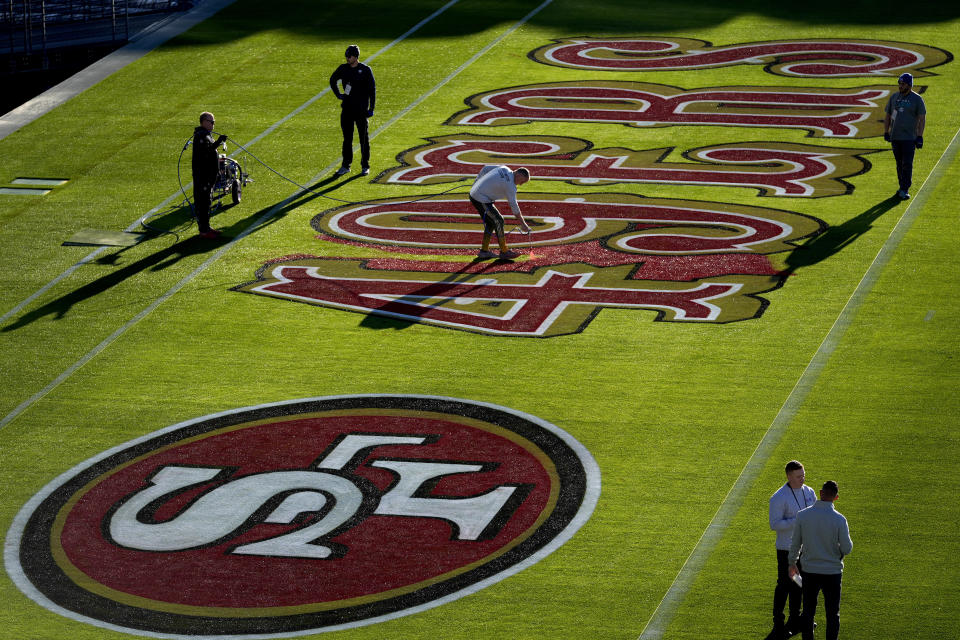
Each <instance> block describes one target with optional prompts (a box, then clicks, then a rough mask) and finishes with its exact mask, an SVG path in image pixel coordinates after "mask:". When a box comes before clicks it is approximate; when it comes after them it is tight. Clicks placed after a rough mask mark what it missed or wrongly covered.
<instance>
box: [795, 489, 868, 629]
mask: <svg viewBox="0 0 960 640" xmlns="http://www.w3.org/2000/svg"><path fill="white" fill-rule="evenodd" d="M838 494H839V489H838V488H837V483H836V482H834V481H833V480H827V481H826V482H824V483H823V488H821V489H820V499H819V500H817V502H816V503H815V504H814V505H813V506H812V507H810V508H809V509H804V510H803V511H801V512H800V513H798V514H797V523H796V525H795V526H794V528H793V541H792V542H791V543H790V577H793V576H795V575H797V574H800V576H801V577H802V578H803V619H802V622H801V625H802V630H803V640H813V615H814V613H816V610H817V597H818V596H819V595H820V592H821V591H823V607H824V610H825V613H826V618H827V634H826V638H827V640H837V636H838V635H839V633H840V588H841V582H842V578H843V557H844V556H846V555H849V553H850V551H852V550H853V541H852V540H850V528H849V527H848V526H847V519H846V518H844V517H843V516H842V515H841V514H840V512H839V511H837V510H836V508H835V507H834V506H833V503H834V501H835V500H836V499H837V496H838ZM801 550H802V551H803V570H802V571H800V570H799V569H798V568H797V558H798V557H799V556H800V552H801Z"/></svg>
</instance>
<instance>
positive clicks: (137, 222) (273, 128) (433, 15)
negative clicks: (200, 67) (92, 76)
mask: <svg viewBox="0 0 960 640" xmlns="http://www.w3.org/2000/svg"><path fill="white" fill-rule="evenodd" d="M459 1H460V0H450V2H448V3H447V4H445V5H443V6H442V7H440V8H439V9H437V10H436V11H434V12H433V13H431V14H430V15H429V16H427V17H426V18H424V19H423V20H421V21H420V22H418V23H417V24H415V25H414V26H412V27H410V29H408V30H407V31H406V32H405V33H404V34H403V35H401V36H399V37H397V38H396V39H395V40H394V41H393V42H391V43H390V44H388V45H386V46H384V47H381V48H380V50H379V51H377V52H376V53H374V54H373V55H371V56H369V57H368V58H367V60H368V61H371V60H373V59H374V58H376V57H377V56H379V55H380V54H381V53H385V52H386V51H389V50H390V49H391V48H393V47H394V46H395V45H397V44H399V43H400V42H402V41H403V40H405V39H407V38H409V37H410V36H411V35H412V34H413V33H415V32H416V31H417V30H418V29H420V28H421V27H422V26H423V25H425V24H427V23H428V22H430V21H431V20H433V19H434V18H436V17H437V16H439V15H440V14H442V13H443V12H444V11H446V10H447V9H449V8H450V7H452V6H453V5H455V4H456V3H458V2H459ZM232 2H234V0H229V2H226V3H225V4H223V5H222V6H220V5H216V6H217V11H219V9H221V8H223V7H225V6H227V5H228V4H230V3H232ZM214 13H215V11H207V12H205V13H204V14H203V16H202V19H206V18H208V17H210V16H211V15H213V14H214ZM531 15H532V14H531ZM526 19H529V16H528V17H527V18H526ZM199 22H200V20H194V21H193V22H190V23H189V24H187V25H186V28H189V27H192V26H194V25H195V24H197V23H199ZM183 30H185V29H182V30H181V31H183ZM177 33H179V32H177ZM174 35H176V33H171V34H168V35H167V36H166V37H164V38H163V39H162V40H159V41H157V42H156V43H154V44H153V47H156V46H158V45H160V44H162V43H163V42H165V41H166V40H168V39H169V38H171V37H173V36H174ZM128 46H131V45H128ZM147 51H149V49H146V48H145V49H144V51H143V53H146V52H147ZM141 55H142V54H141ZM139 57H140V56H139V55H138V56H136V57H132V58H130V59H129V60H127V61H126V62H125V63H124V65H122V66H126V64H129V63H130V62H133V61H134V60H136V59H137V58H139ZM94 64H96V63H94ZM91 66H92V65H91ZM122 66H117V67H114V68H112V69H111V71H110V73H113V72H115V71H117V70H118V69H120V68H122ZM88 69H89V67H88ZM85 71H86V70H84V71H80V72H79V73H78V74H77V76H79V75H81V74H83V73H85ZM458 73H459V71H458ZM107 75H110V74H106V75H104V76H103V77H102V78H97V80H96V82H99V81H100V80H102V79H103V78H105V77H106V76H107ZM77 76H74V78H76V77H77ZM72 79H73V78H71V80H72ZM65 82H67V81H65ZM92 84H93V83H91V85H92ZM91 85H86V86H84V87H83V89H86V88H89V86H91ZM440 86H442V85H440ZM81 90H82V89H81ZM81 90H78V91H77V92H76V93H80V91H81ZM435 90H436V89H435ZM329 92H330V87H329V86H328V87H326V88H325V89H323V90H322V91H320V93H318V94H316V95H315V96H313V97H312V98H310V99H309V100H307V101H306V102H304V103H303V104H301V105H300V106H299V107H297V108H296V109H294V110H293V111H291V112H290V113H288V114H287V115H285V116H284V117H282V118H280V119H279V120H277V121H276V122H274V123H273V124H272V125H270V126H269V127H267V128H266V129H265V130H264V131H263V132H261V133H260V134H259V135H257V136H255V137H254V138H253V139H252V140H250V141H249V142H247V143H246V145H244V146H250V145H253V144H256V143H257V142H259V141H260V140H263V139H264V138H266V137H267V136H268V135H270V134H271V133H273V132H274V131H276V130H277V128H278V127H279V126H280V125H282V124H284V123H285V122H287V121H288V120H290V119H291V118H293V117H294V116H296V115H298V114H299V113H301V112H302V111H303V110H304V109H306V108H307V107H309V106H310V105H311V104H313V103H314V102H316V101H317V100H318V99H320V98H321V97H323V96H324V95H326V94H327V93H329ZM76 93H74V94H72V95H70V96H68V98H70V97H73V95H76ZM65 100H66V99H64V101H65ZM58 104H59V103H58ZM417 104H419V102H418V103H417ZM54 106H56V105H54ZM51 108H52V107H51ZM407 111H409V108H408V109H406V110H404V111H403V113H406V112H407ZM38 115H39V114H38ZM392 122H393V120H391V121H390V123H392ZM24 124H27V123H26V122H24V123H23V124H22V125H20V126H23V125H24ZM388 124H389V123H388ZM384 126H386V125H384ZM383 128H384V127H380V129H378V130H377V133H379V132H380V130H382V129H383ZM8 133H12V131H10V132H8ZM4 135H6V134H0V139H2V138H3V137H4ZM235 153H236V151H235V152H234V154H235ZM234 154H230V156H231V157H233V155H234ZM192 185H193V183H192V182H189V183H187V184H186V185H185V186H184V187H183V189H189V188H190V187H191V186H192ZM180 195H181V192H180V191H177V192H176V193H174V194H173V195H171V196H169V197H167V198H166V199H165V200H164V201H163V202H161V203H160V204H158V205H157V206H156V207H154V208H153V209H151V210H150V211H148V212H147V213H146V214H145V216H149V215H151V214H154V213H156V212H158V211H160V210H161V209H163V207H165V206H167V205H168V204H170V203H171V202H173V200H174V199H176V198H178V197H179V196H180ZM145 216H140V217H139V218H137V219H136V220H134V221H133V222H131V223H130V225H129V226H128V227H127V228H126V229H125V231H128V232H129V231H133V230H134V229H136V228H137V227H138V226H139V225H140V220H142V219H143V218H144V217H145ZM105 250H106V247H100V248H99V249H95V250H94V251H92V252H91V253H89V254H88V255H87V256H85V257H84V258H83V259H82V260H80V261H79V262H77V263H76V264H74V265H73V266H71V267H69V268H67V269H66V270H65V271H64V272H63V273H61V274H60V275H58V276H57V277H55V278H54V279H53V280H51V281H50V282H48V283H47V284H45V285H43V286H42V287H40V288H39V289H37V290H36V291H35V292H33V293H32V294H31V295H29V296H28V297H27V298H26V299H25V300H23V301H22V302H20V303H19V304H17V305H16V306H15V307H13V309H11V310H10V311H7V312H6V313H5V314H3V315H2V316H0V322H4V321H6V320H7V318H9V317H10V316H12V315H14V314H15V313H18V312H19V311H20V310H22V309H23V308H24V307H26V306H27V305H28V304H30V303H31V302H33V301H34V300H36V299H37V298H39V297H40V296H41V295H43V294H44V293H45V292H46V291H48V290H49V289H50V288H52V287H53V286H55V285H56V284H57V283H58V282H61V281H63V280H65V279H66V278H68V277H70V275H72V274H73V272H75V271H76V270H77V269H78V268H79V267H81V266H83V265H85V264H89V263H90V262H92V261H93V260H94V259H95V258H96V257H97V256H98V255H100V254H101V253H103V251H105ZM0 426H2V423H0Z"/></svg>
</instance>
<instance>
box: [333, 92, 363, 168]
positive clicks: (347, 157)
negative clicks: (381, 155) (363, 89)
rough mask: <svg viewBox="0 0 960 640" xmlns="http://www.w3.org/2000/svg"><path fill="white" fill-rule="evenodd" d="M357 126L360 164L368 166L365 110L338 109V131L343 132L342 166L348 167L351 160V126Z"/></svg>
mask: <svg viewBox="0 0 960 640" xmlns="http://www.w3.org/2000/svg"><path fill="white" fill-rule="evenodd" d="M354 127H356V128H357V136H358V137H359V138H360V166H361V167H363V168H364V169H368V168H369V167H370V136H369V135H368V134H367V112H366V111H363V110H359V109H352V108H349V107H344V108H343V109H341V110H340V131H342V132H343V150H342V152H341V155H342V156H343V163H342V164H343V166H344V167H349V166H350V163H351V162H353V128H354Z"/></svg>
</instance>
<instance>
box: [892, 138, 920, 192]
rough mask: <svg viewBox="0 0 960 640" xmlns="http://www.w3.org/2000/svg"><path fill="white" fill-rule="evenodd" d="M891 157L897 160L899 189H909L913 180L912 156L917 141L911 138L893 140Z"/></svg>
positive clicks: (915, 149) (915, 150)
mask: <svg viewBox="0 0 960 640" xmlns="http://www.w3.org/2000/svg"><path fill="white" fill-rule="evenodd" d="M890 144H891V145H892V146H893V157H894V159H895V160H896V161H897V180H899V181H900V189H901V190H903V191H910V185H911V184H912V182H913V156H914V154H915V153H916V152H917V143H916V142H915V141H913V140H894V141H893V142H891V143H890Z"/></svg>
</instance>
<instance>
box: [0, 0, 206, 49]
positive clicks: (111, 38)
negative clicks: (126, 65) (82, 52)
mask: <svg viewBox="0 0 960 640" xmlns="http://www.w3.org/2000/svg"><path fill="white" fill-rule="evenodd" d="M193 4H194V3H193V1H192V0H0V23H2V29H0V33H2V37H3V41H2V43H0V54H7V55H10V54H27V55H30V54H45V53H46V51H47V50H48V49H53V48H60V47H69V46H77V45H90V44H105V43H117V42H126V41H127V40H129V39H130V35H131V30H132V29H134V27H133V26H131V20H132V19H137V18H139V17H141V16H144V15H145V14H156V13H170V12H175V11H183V10H186V9H189V8H190V7H191V6H192V5H193Z"/></svg>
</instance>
